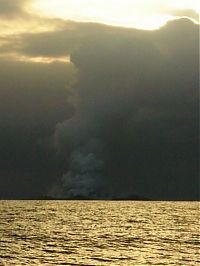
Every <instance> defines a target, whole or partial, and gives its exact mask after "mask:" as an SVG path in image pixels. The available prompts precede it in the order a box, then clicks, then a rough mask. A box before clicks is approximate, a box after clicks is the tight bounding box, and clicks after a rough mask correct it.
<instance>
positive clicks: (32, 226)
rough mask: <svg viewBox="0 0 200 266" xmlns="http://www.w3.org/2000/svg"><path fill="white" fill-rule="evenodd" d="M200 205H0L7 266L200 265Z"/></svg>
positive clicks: (0, 249) (1, 253)
mask: <svg viewBox="0 0 200 266" xmlns="http://www.w3.org/2000/svg"><path fill="white" fill-rule="evenodd" d="M199 206H200V205H199V203H198V202H150V201H147V202H145V201H52V200H51V201H44V200H43V201H4V200H1V201H0V264H2V265H9V266H11V265H15V266H20V265H30V266H31V265H95V266H97V265H99V266H100V265H105V266H106V265H111V266H112V265H113V266H118V265H123V266H128V265H133V266H135V265H136V266H139V265H154V266H155V265H167V266H169V265H174V266H178V265H183V266H186V265H191V266H195V265H200V239H199V229H200V228H199Z"/></svg>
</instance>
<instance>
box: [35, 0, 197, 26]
mask: <svg viewBox="0 0 200 266" xmlns="http://www.w3.org/2000/svg"><path fill="white" fill-rule="evenodd" d="M32 9H33V10H34V12H36V13H39V14H40V15H45V16H48V17H59V18H62V19H69V20H75V21H83V22H98V23H104V24H108V25H114V26H122V27H132V28H139V29H147V30H153V29H157V28H159V27H160V26H162V25H164V24H165V23H166V22H167V21H169V20H171V19H173V18H174V15H172V14H171V11H172V10H181V9H182V10H188V9H190V10H193V11H194V12H199V5H198V3H197V1H196V0H185V1H182V0H181V1H180V0H173V1H172V0H165V1H162V0H149V1H146V0H124V1H122V0H56V1H55V0H35V1H34V2H33V5H32Z"/></svg>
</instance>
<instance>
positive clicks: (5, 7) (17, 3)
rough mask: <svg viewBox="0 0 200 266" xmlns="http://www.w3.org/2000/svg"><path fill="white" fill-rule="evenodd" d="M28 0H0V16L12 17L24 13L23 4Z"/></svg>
mask: <svg viewBox="0 0 200 266" xmlns="http://www.w3.org/2000/svg"><path fill="white" fill-rule="evenodd" d="M27 2H30V1H28V0H14V1H13V0H0V17H1V18H14V17H17V16H21V15H23V14H24V5H25V4H26V3H27Z"/></svg>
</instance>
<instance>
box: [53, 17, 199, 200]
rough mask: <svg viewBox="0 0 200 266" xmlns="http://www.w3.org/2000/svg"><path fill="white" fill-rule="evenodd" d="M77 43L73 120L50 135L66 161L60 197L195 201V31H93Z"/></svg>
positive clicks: (188, 27)
mask: <svg viewBox="0 0 200 266" xmlns="http://www.w3.org/2000/svg"><path fill="white" fill-rule="evenodd" d="M89 27H91V28H90V31H91V32H93V29H94V28H93V27H94V26H89ZM185 36H188V37H187V39H186V38H185ZM81 44H82V45H81V47H80V48H79V49H77V50H76V51H74V52H73V53H72V55H71V59H72V61H73V62H74V63H75V65H76V66H77V68H78V69H79V71H80V79H79V83H78V85H77V86H76V87H75V90H76V93H77V95H78V97H79V102H78V105H77V111H76V115H75V116H74V117H73V118H72V119H70V120H66V121H65V122H63V123H61V124H58V126H57V130H56V141H57V144H58V149H59V150H61V152H63V154H64V155H65V156H66V157H68V160H69V163H68V167H67V169H66V174H64V175H63V177H62V183H63V187H64V194H65V195H66V196H71V195H72V194H73V193H74V195H75V196H77V194H78V193H79V194H80V195H81V196H85V194H86V193H87V192H88V196H92V197H95V196H96V195H98V196H99V194H100V195H102V196H103V197H105V196H106V195H116V194H117V195H119V194H122V195H124V193H127V194H129V193H130V194H131V193H134V192H135V193H139V194H145V195H148V196H149V197H152V198H165V199H169V198H173V199H178V198H182V199H183V198H195V197H197V196H198V158H197V157H198V150H197V146H198V97H197V96H198V62H197V60H195V59H196V58H198V27H197V26H195V25H194V24H193V23H191V22H189V21H188V20H180V21H176V22H171V23H169V24H168V25H167V26H166V27H164V28H162V29H161V30H160V31H156V32H151V33H149V32H148V33H147V32H144V31H135V30H132V31H129V30H124V31H121V32H120V30H119V29H111V28H110V29H108V28H106V29H105V31H102V28H101V27H99V28H98V27H96V28H95V33H94V34H92V37H91V38H88V36H87V39H85V40H83V41H82V43H81ZM80 158H81V162H82V163H83V165H82V163H81V162H80ZM89 158H90V159H91V161H90V160H89ZM74 163H75V165H76V167H75V168H74V166H73V165H74ZM96 164H97V165H99V164H100V165H101V170H100V169H99V168H97V167H96ZM72 180H73V182H72ZM83 180H84V182H83ZM80 184H81V185H80ZM87 189H88V190H87Z"/></svg>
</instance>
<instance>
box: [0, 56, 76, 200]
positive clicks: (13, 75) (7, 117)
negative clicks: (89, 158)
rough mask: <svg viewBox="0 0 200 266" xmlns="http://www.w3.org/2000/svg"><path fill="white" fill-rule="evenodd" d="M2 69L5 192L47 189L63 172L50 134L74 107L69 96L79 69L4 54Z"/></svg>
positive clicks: (0, 169)
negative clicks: (20, 60)
mask: <svg viewBox="0 0 200 266" xmlns="http://www.w3.org/2000/svg"><path fill="white" fill-rule="evenodd" d="M0 72H1V76H0V99H1V105H0V194H1V195H4V196H7V197H8V196H9V197H22V196H29V197H30V196H32V195H33V194H42V193H44V191H45V190H46V187H47V186H48V184H49V182H50V179H51V176H53V177H54V178H55V176H56V175H57V174H58V173H59V172H60V170H59V169H58V165H59V162H58V163H57V162H56V161H55V155H56V154H55V150H54V149H53V147H52V143H51V141H50V138H51V135H52V134H53V132H54V130H55V126H56V123H57V122H58V121H63V120H64V119H65V118H66V117H70V116H71V115H72V114H73V112H74V110H73V107H72V106H71V105H69V104H68V103H67V97H68V88H69V86H70V84H71V83H73V80H74V76H75V75H76V69H75V68H74V66H73V65H72V64H66V63H60V62H55V63H51V64H44V63H31V62H19V61H16V60H14V59H11V58H5V57H4V58H1V59H0ZM59 161H60V162H61V161H62V160H59Z"/></svg>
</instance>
